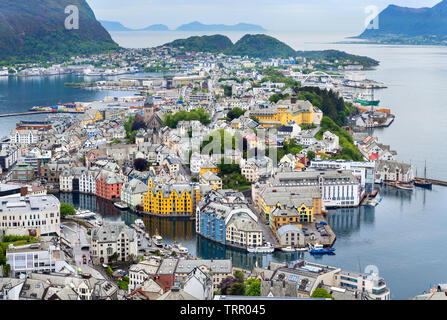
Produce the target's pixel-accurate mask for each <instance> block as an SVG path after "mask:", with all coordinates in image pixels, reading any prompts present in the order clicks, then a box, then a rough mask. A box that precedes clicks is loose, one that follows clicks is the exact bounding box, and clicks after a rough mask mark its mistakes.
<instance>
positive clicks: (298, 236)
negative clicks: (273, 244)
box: [276, 224, 305, 247]
mask: <svg viewBox="0 0 447 320" xmlns="http://www.w3.org/2000/svg"><path fill="white" fill-rule="evenodd" d="M276 234H277V237H278V240H279V244H280V245H282V246H299V247H303V246H304V245H305V236H304V233H303V230H302V229H301V228H300V227H298V226H297V225H290V224H287V225H283V226H282V227H280V228H279V229H278V230H277V231H276Z"/></svg>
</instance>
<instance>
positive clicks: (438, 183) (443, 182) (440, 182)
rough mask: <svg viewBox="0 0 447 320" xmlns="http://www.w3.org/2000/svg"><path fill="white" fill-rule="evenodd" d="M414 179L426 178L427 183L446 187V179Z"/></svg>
mask: <svg viewBox="0 0 447 320" xmlns="http://www.w3.org/2000/svg"><path fill="white" fill-rule="evenodd" d="M415 179H419V180H426V181H427V182H428V183H431V184H434V185H437V186H442V187H447V181H442V180H435V179H428V178H427V179H424V178H415Z"/></svg>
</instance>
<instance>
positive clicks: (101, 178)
mask: <svg viewBox="0 0 447 320" xmlns="http://www.w3.org/2000/svg"><path fill="white" fill-rule="evenodd" d="M123 182H124V181H123V179H121V178H120V177H119V176H118V175H117V174H116V173H113V172H109V171H105V170H103V171H102V172H101V173H100V174H99V175H98V177H96V190H95V191H96V195H97V196H98V197H102V198H105V199H109V200H114V199H120V198H121V187H122V185H123Z"/></svg>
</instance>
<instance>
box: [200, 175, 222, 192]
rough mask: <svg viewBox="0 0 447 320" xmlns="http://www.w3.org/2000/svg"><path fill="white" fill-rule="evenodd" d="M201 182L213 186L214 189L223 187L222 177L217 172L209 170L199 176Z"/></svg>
mask: <svg viewBox="0 0 447 320" xmlns="http://www.w3.org/2000/svg"><path fill="white" fill-rule="evenodd" d="M199 183H200V184H206V185H210V186H212V187H213V189H215V190H216V189H222V179H221V178H220V177H219V176H217V175H216V174H215V173H213V172H211V171H208V172H205V173H204V174H202V175H201V176H200V177H199Z"/></svg>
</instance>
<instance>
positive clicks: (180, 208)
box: [143, 184, 200, 216]
mask: <svg viewBox="0 0 447 320" xmlns="http://www.w3.org/2000/svg"><path fill="white" fill-rule="evenodd" d="M199 201H200V187H199V185H198V184H165V185H161V186H156V187H153V188H149V191H148V192H147V194H146V195H145V196H144V197H143V203H144V211H145V212H148V213H152V214H158V215H164V216H169V215H185V216H191V215H193V214H194V213H195V209H196V207H197V204H198V203H199Z"/></svg>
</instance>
